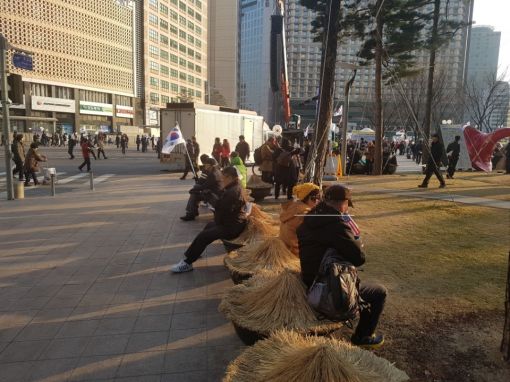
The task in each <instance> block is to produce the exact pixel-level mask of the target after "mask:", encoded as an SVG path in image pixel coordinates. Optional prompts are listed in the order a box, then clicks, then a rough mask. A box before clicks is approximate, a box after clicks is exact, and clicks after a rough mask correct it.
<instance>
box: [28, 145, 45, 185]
mask: <svg viewBox="0 0 510 382" xmlns="http://www.w3.org/2000/svg"><path fill="white" fill-rule="evenodd" d="M38 147H39V144H38V143H35V142H32V143H31V144H30V149H29V150H28V153H27V155H26V156H25V164H24V168H25V187H27V186H30V178H32V179H33V180H34V186H37V185H38V184H39V181H38V180H37V173H38V172H39V162H46V160H47V158H46V156H45V155H41V154H39V153H38V152H37V148H38Z"/></svg>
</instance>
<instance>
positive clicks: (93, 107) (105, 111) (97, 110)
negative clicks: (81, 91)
mask: <svg viewBox="0 0 510 382" xmlns="http://www.w3.org/2000/svg"><path fill="white" fill-rule="evenodd" d="M80 113H81V114H92V115H105V116H108V117H113V105H111V104H109V103H97V102H88V101H80Z"/></svg>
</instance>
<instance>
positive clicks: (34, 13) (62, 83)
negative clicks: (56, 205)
mask: <svg viewBox="0 0 510 382" xmlns="http://www.w3.org/2000/svg"><path fill="white" fill-rule="evenodd" d="M134 19H135V12H134V9H133V7H132V3H131V2H130V1H120V0H117V1H115V0H108V1H105V0H90V1H80V0H66V1H60V0H38V1H0V32H1V33H2V34H3V35H4V36H5V37H6V38H7V40H8V41H9V42H10V43H11V44H13V45H14V46H16V47H18V48H21V49H23V50H26V51H30V52H32V58H33V70H32V71H28V70H21V69H19V68H17V67H15V66H14V65H13V63H12V54H13V52H12V50H11V51H9V54H8V70H9V72H11V73H16V74H21V75H22V78H23V81H24V97H25V102H24V104H22V105H13V106H12V107H11V118H12V127H13V130H16V131H18V132H27V133H28V132H30V131H34V130H35V129H39V128H40V127H42V128H45V129H46V130H48V131H49V132H50V133H53V132H55V131H57V132H65V133H70V132H72V131H84V130H88V131H98V130H99V131H104V132H114V131H116V130H117V129H120V128H121V126H133V125H136V124H137V123H138V121H137V116H136V115H135V112H134V110H135V108H134V106H135V103H136V98H135V97H136V88H135V82H136V65H135V56H136V54H135V52H134V45H135V44H134V34H135V31H134V28H135V23H134Z"/></svg>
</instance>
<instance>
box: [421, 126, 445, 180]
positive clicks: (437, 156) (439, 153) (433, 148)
mask: <svg viewBox="0 0 510 382" xmlns="http://www.w3.org/2000/svg"><path fill="white" fill-rule="evenodd" d="M443 153H444V146H443V145H442V144H441V142H439V135H437V134H433V135H432V144H431V145H430V155H429V160H428V162H427V169H426V170H425V179H423V182H422V184H420V185H419V186H418V187H420V188H427V187H428V186H429V180H430V178H431V177H432V174H435V175H436V177H437V180H439V188H445V187H446V183H445V181H444V179H443V175H442V174H441V171H440V170H439V167H440V166H441V160H442V159H441V158H442V157H443Z"/></svg>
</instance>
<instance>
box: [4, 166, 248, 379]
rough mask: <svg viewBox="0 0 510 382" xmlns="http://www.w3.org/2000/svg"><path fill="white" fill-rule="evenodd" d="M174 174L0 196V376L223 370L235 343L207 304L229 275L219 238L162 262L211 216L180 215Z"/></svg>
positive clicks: (183, 374) (182, 192)
mask: <svg viewBox="0 0 510 382" xmlns="http://www.w3.org/2000/svg"><path fill="white" fill-rule="evenodd" d="M144 176H145V175H144ZM177 177H178V176H177V175H168V174H166V173H165V174H162V173H159V171H158V172H157V173H156V174H149V175H147V179H144V181H143V193H144V196H143V200H142V199H140V197H139V195H137V194H133V191H131V190H139V189H140V179H139V177H136V178H124V179H123V180H122V182H123V183H117V185H114V184H113V182H112V183H111V184H109V183H107V182H105V183H102V184H101V191H100V192H98V191H96V192H94V193H91V192H88V191H85V190H83V191H80V190H77V191H76V190H73V192H70V193H61V194H58V196H57V198H50V197H45V196H40V197H37V198H27V199H25V200H24V201H19V202H15V203H8V202H5V201H1V200H0V208H1V209H2V216H10V217H12V219H5V218H4V219H0V242H4V241H5V242H6V247H5V249H6V250H5V251H2V254H0V264H1V265H2V266H1V267H0V301H2V304H0V382H1V381H9V382H20V381H29V380H30V381H31V380H37V379H39V380H42V379H44V378H48V377H51V379H52V380H55V381H114V380H115V381H160V380H161V381H186V382H188V381H190V382H193V381H201V382H202V381H220V380H221V378H222V376H223V373H224V370H225V368H226V367H227V365H228V363H229V362H230V361H231V360H232V359H233V358H234V357H235V356H236V355H237V354H239V352H240V351H242V349H243V346H242V343H241V341H240V340H239V339H238V338H237V336H236V334H235V331H234V329H233V327H232V325H231V324H230V322H229V321H228V320H226V319H225V318H224V317H223V316H222V315H221V314H220V313H218V311H217V308H218V304H219V302H220V300H221V294H222V293H223V292H224V290H225V289H226V288H229V287H231V286H232V282H231V280H230V276H229V274H228V272H227V271H226V269H224V267H223V263H222V261H223V255H224V249H223V246H222V245H221V243H214V244H213V245H211V246H210V247H209V248H208V249H207V251H206V252H205V253H204V256H203V257H202V258H201V259H199V261H197V263H196V267H195V270H194V271H193V272H190V273H187V274H182V275H174V274H171V273H170V271H169V268H170V265H171V264H173V263H174V262H176V261H178V260H179V259H181V258H182V255H183V252H184V251H185V250H186V247H187V246H188V245H189V242H190V241H191V240H192V239H193V238H194V236H195V235H196V234H197V233H198V232H199V231H200V230H201V229H202V228H203V226H204V224H205V223H206V222H208V221H210V219H211V218H212V214H210V213H205V212H206V211H201V212H204V213H203V214H201V216H200V217H199V219H198V220H197V221H195V222H190V223H186V224H185V223H183V222H181V221H180V220H179V216H181V214H182V212H183V209H184V205H185V203H186V199H187V189H188V187H189V185H183V184H182V183H180V182H179V181H178V180H177ZM119 184H122V186H119ZM117 187H120V188H117ZM98 189H99V187H98ZM162 190H164V192H163V191H162ZM55 206H58V208H55ZM34 210H37V211H38V213H36V214H34V213H33V211H34ZM71 210H72V211H74V213H72V214H69V211H71ZM27 234H28V235H29V237H30V238H29V239H27ZM56 237H58V240H56V239H55V238H56ZM4 239H6V240H4ZM7 256H9V257H7Z"/></svg>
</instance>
